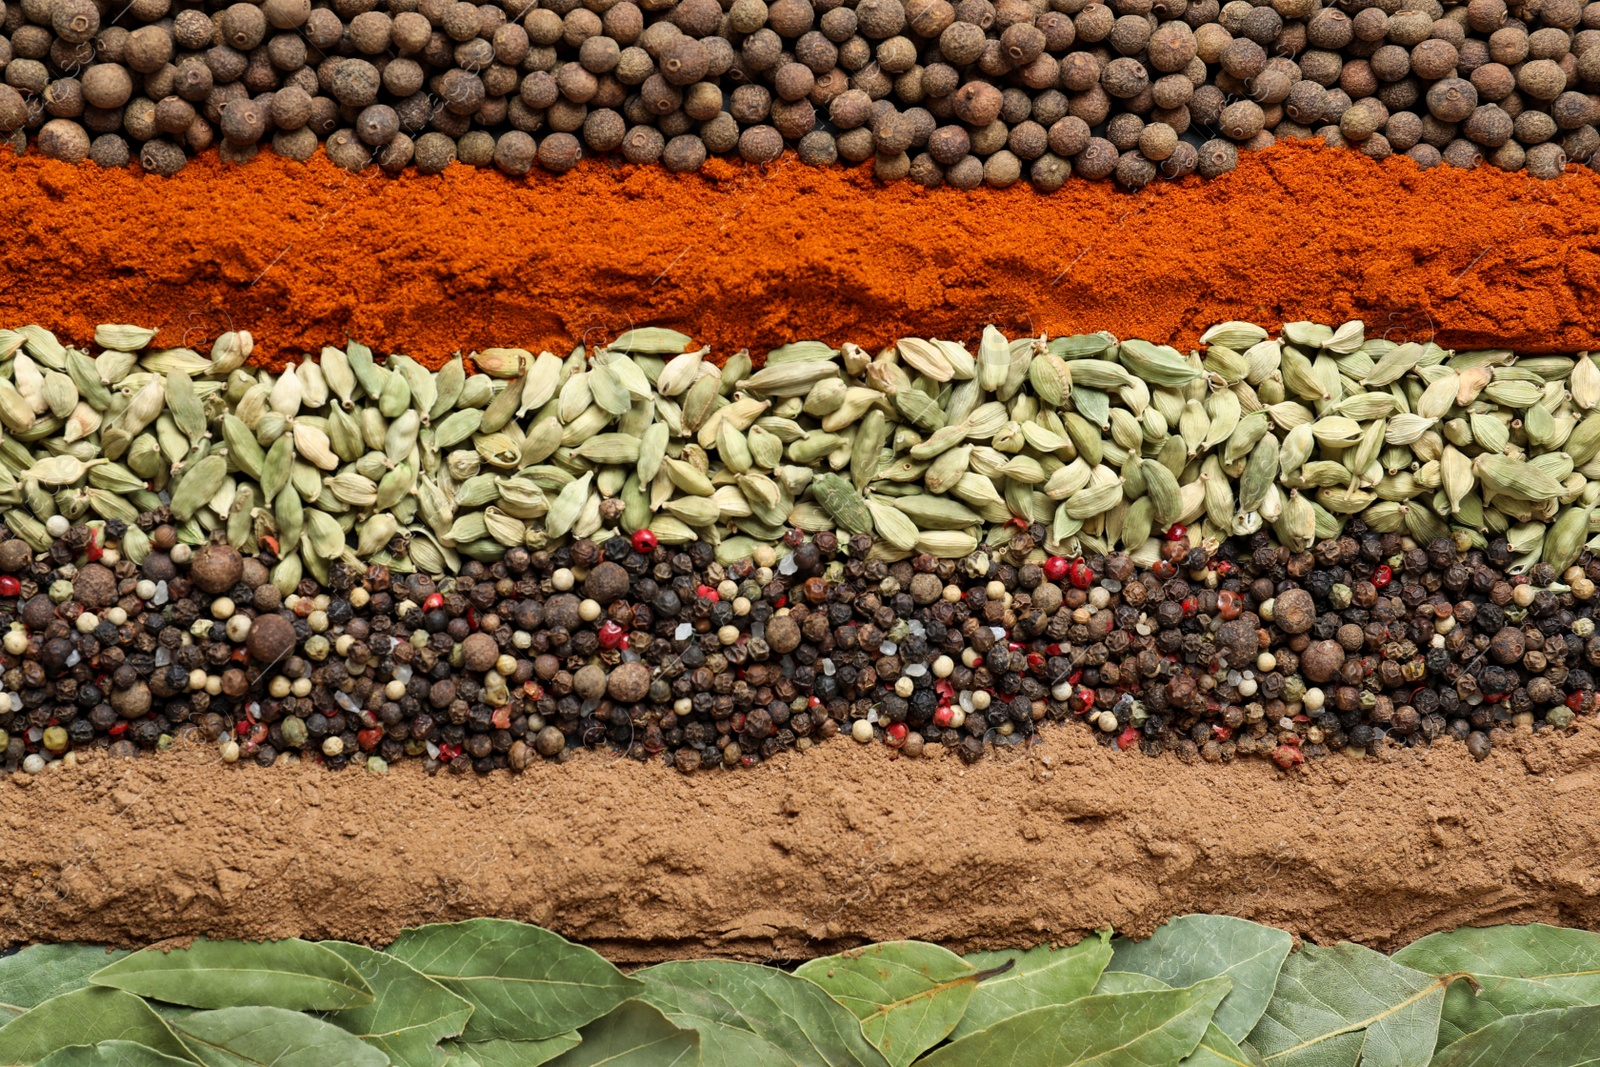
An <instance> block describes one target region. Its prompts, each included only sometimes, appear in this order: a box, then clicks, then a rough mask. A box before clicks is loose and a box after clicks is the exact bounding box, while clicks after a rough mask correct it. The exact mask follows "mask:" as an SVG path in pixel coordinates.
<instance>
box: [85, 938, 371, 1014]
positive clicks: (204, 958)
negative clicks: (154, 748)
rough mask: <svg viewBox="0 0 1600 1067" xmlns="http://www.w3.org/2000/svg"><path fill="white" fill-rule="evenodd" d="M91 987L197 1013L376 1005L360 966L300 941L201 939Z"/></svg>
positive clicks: (120, 969) (142, 959)
mask: <svg viewBox="0 0 1600 1067" xmlns="http://www.w3.org/2000/svg"><path fill="white" fill-rule="evenodd" d="M90 981H92V982H93V983H94V984H95V985H99V986H110V987H112V988H114V989H122V990H125V991H127V992H129V993H136V994H138V995H139V996H141V997H150V998H151V999H153V1000H164V1001H166V1002H168V1003H169V1004H185V1005H188V1006H189V1007H191V1008H231V1007H247V1006H256V1005H266V1006H270V1007H275V1008H284V1009H287V1010H289V1011H338V1010H340V1009H344V1008H357V1007H362V1006H364V1005H368V1004H371V1003H372V990H371V988H369V987H368V985H367V983H366V981H365V980H364V979H363V978H362V977H361V975H360V974H359V973H357V971H356V969H355V968H354V967H352V966H350V964H348V963H346V962H345V961H344V960H343V959H341V958H340V957H339V956H337V955H335V954H334V953H332V952H329V951H328V950H327V949H325V948H323V947H322V946H321V945H317V944H313V943H312V942H310V941H301V940H300V939H299V938H294V937H290V938H284V939H283V940H281V941H208V940H206V939H205V938H200V939H198V940H196V941H195V942H194V943H193V944H192V945H190V946H189V947H188V948H184V949H171V950H161V949H145V950H144V951H143V952H135V953H133V954H132V955H128V956H124V957H123V958H122V959H120V960H117V961H116V962H115V963H113V964H111V965H110V966H108V967H103V968H101V969H100V970H98V971H96V972H95V973H94V975H93V976H92V977H91V978H90Z"/></svg>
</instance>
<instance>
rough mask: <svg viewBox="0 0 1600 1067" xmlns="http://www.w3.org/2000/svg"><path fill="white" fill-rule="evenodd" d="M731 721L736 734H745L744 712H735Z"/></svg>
mask: <svg viewBox="0 0 1600 1067" xmlns="http://www.w3.org/2000/svg"><path fill="white" fill-rule="evenodd" d="M730 721H731V722H732V723H733V732H734V733H736V734H738V733H743V732H744V712H742V711H736V712H734V713H733V718H732V720H730Z"/></svg>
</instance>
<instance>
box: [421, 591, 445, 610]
mask: <svg viewBox="0 0 1600 1067" xmlns="http://www.w3.org/2000/svg"><path fill="white" fill-rule="evenodd" d="M442 607H444V594H443V593H434V594H432V595H431V596H429V597H428V599H426V600H424V601H423V602H422V610H423V611H435V610H437V609H439V608H442Z"/></svg>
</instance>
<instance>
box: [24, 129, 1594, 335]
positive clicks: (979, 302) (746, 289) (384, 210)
mask: <svg viewBox="0 0 1600 1067" xmlns="http://www.w3.org/2000/svg"><path fill="white" fill-rule="evenodd" d="M0 202H4V203H5V204H6V205H7V211H6V212H5V213H4V216H3V217H0V245H3V246H4V247H5V249H6V266H7V268H8V269H7V272H6V284H5V285H4V286H0V324H3V325H6V326H16V325H21V324H23V323H28V322H37V323H39V324H41V325H45V326H48V327H50V328H52V329H55V330H57V331H58V332H60V333H61V334H63V335H64V336H67V337H70V338H72V339H74V340H78V341H84V340H87V339H88V338H89V337H90V336H91V335H92V333H93V330H94V327H95V325H96V324H97V323H101V322H121V321H128V320H136V321H138V322H139V323H140V324H144V325H152V326H160V327H161V331H162V332H161V335H160V337H159V338H158V343H160V344H164V345H177V344H185V343H187V344H189V345H193V346H200V345H203V344H204V343H205V342H206V341H209V340H210V339H211V338H213V337H215V336H216V335H217V334H218V333H220V332H221V331H223V330H226V329H230V328H232V329H242V330H250V331H251V332H252V333H253V334H254V335H255V336H256V339H257V343H258V348H257V351H258V352H260V353H261V354H262V359H263V360H264V361H266V362H269V363H270V362H273V361H275V360H279V359H281V358H283V357H284V356H289V355H295V354H298V353H299V352H302V351H307V350H309V351H313V352H315V351H316V350H318V349H319V348H320V347H321V346H322V345H324V344H328V343H333V344H339V343H342V342H343V340H344V339H345V337H346V336H353V337H356V338H358V339H360V340H362V341H364V342H366V343H368V344H371V345H372V346H374V347H375V348H377V349H379V350H380V351H383V350H389V351H405V352H408V353H411V354H413V355H416V356H418V357H420V358H422V359H424V360H425V361H427V362H428V363H430V364H431V365H437V363H438V362H439V361H440V360H441V359H443V358H445V357H447V356H448V355H449V354H450V353H452V352H454V351H456V350H458V349H462V350H470V349H473V348H482V347H488V346H491V345H501V346H520V347H525V348H530V349H534V350H538V349H540V348H550V349H552V350H556V351H563V350H564V349H565V347H567V346H570V345H571V344H572V343H573V342H574V341H575V340H579V339H582V340H585V341H588V342H590V343H598V342H601V341H605V340H609V339H611V338H613V337H615V336H616V335H617V334H618V333H620V332H621V331H623V330H625V329H627V328H629V327H630V326H642V325H656V326H671V327H674V328H677V329H680V330H682V331H684V332H685V333H688V334H691V335H693V336H694V337H695V338H696V339H697V340H699V341H701V342H702V343H707V344H711V345H713V346H714V358H717V359H719V360H720V359H721V358H722V357H724V356H726V355H727V354H728V353H730V352H732V351H735V350H737V349H739V348H742V347H751V348H754V349H756V350H757V351H758V352H759V351H760V350H762V349H764V348H766V347H771V346H774V345H777V344H781V343H783V342H785V341H790V340H797V339H802V338H819V339H823V340H828V341H832V342H834V343H838V342H842V341H845V340H852V341H856V342H857V343H860V344H864V345H879V344H885V343H888V342H891V341H893V340H894V339H895V338H897V337H900V336H904V335H907V334H914V335H920V336H944V337H950V338H955V339H962V340H972V339H975V337H976V334H977V332H978V331H979V330H980V329H981V328H982V326H983V325H984V324H985V323H988V322H992V323H995V324H996V325H998V326H1000V327H1001V328H1002V329H1005V330H1007V331H1008V332H1011V333H1013V334H1015V333H1023V332H1027V333H1037V332H1040V331H1048V332H1050V333H1051V334H1059V333H1077V332H1091V331H1095V330H1102V329H1103V330H1110V331H1112V332H1113V333H1115V334H1117V335H1118V336H1120V337H1142V338H1146V339H1149V340H1152V341H1160V342H1170V343H1174V344H1177V345H1180V346H1191V345H1193V344H1194V343H1195V341H1196V340H1197V338H1198V337H1199V334H1200V333H1201V332H1202V331H1203V330H1204V329H1205V328H1206V327H1207V326H1209V325H1211V324H1213V323H1215V322H1219V321H1223V320H1227V319H1247V320H1250V321H1255V322H1259V323H1262V324H1263V325H1267V326H1269V327H1273V326H1276V324H1277V323H1278V322H1281V321H1284V320H1295V319H1312V320H1316V321H1323V322H1331V323H1337V322H1340V321H1343V320H1345V319H1349V318H1354V317H1361V318H1364V319H1365V320H1366V321H1367V329H1368V333H1369V335H1383V336H1388V337H1390V338H1391V339H1395V340H1402V339H1424V338H1427V337H1429V336H1434V337H1435V338H1436V339H1437V340H1439V341H1440V342H1441V343H1443V344H1446V345H1450V346H1453V347H1472V346H1486V345H1496V344H1509V345H1512V346H1515V347H1518V348H1520V349H1524V350H1540V351H1574V350H1579V349H1584V348H1589V347H1595V346H1597V345H1600V174H1596V173H1595V172H1593V171H1591V170H1588V169H1586V168H1576V167H1574V168H1571V169H1569V171H1568V173H1567V174H1566V176H1565V177H1563V178H1560V179H1558V180H1555V181H1550V182H1541V181H1538V180H1535V179H1533V178H1530V177H1528V176H1526V175H1523V174H1506V173H1503V172H1501V171H1497V170H1495V169H1494V168H1491V167H1480V168H1479V169H1477V170H1474V171H1460V170H1454V169H1452V168H1449V167H1439V168H1436V169H1434V170H1431V171H1421V170H1419V169H1417V167H1416V166H1415V165H1414V164H1413V163H1411V162H1410V161H1409V160H1406V159H1402V158H1398V157H1396V158H1392V159H1389V160H1386V161H1384V162H1382V163H1378V162H1375V161H1373V160H1370V159H1368V158H1366V157H1365V156H1363V155H1361V154H1360V153H1358V152H1350V151H1344V150H1338V149H1327V148H1324V147H1321V146H1320V144H1317V145H1306V144H1284V145H1280V146H1277V147H1274V148H1272V149H1269V150H1267V151H1264V152H1258V153H1244V154H1243V155H1241V157H1240V165H1239V168H1238V170H1236V171H1234V172H1232V173H1230V174H1228V175H1226V176H1224V177H1222V178H1220V179H1216V180H1213V181H1210V182H1205V181H1202V180H1200V179H1198V178H1189V179H1185V180H1183V181H1181V182H1177V183H1165V184H1158V185H1156V186H1154V187H1152V188H1150V189H1148V190H1146V191H1145V192H1143V193H1141V194H1138V195H1128V194H1125V193H1122V192H1118V191H1117V190H1116V189H1115V188H1114V187H1113V186H1112V185H1111V184H1109V183H1103V182H1087V181H1072V182H1069V183H1068V184H1067V186H1066V187H1065V188H1063V189H1062V190H1060V191H1059V192H1057V193H1054V194H1052V195H1048V196H1043V195H1039V194H1037V193H1035V192H1033V191H1032V190H1031V189H1028V188H1025V187H1021V186H1017V187H1013V188H1010V189H1006V190H978V191H975V192H961V191H958V190H954V189H935V190H927V189H922V188H920V187H917V186H914V185H912V184H911V183H909V182H897V183H894V184H892V185H887V186H885V185H882V184H879V183H878V182H876V181H875V180H874V179H873V178H872V177H871V176H870V170H869V169H868V170H861V169H857V170H850V169H844V168H827V169H812V168H809V167H806V166H804V165H803V164H801V163H799V162H798V160H796V159H795V158H794V157H793V156H792V155H791V156H786V157H784V159H783V160H781V161H779V162H778V163H777V164H774V165H772V166H771V167H769V168H767V169H765V170H762V169H758V168H754V167H750V166H746V165H743V164H731V163H727V162H724V161H715V162H713V163H711V164H708V166H707V168H706V170H705V172H703V173H701V174H695V175H672V174H668V173H666V172H665V171H664V170H663V169H661V168H658V167H633V166H626V165H618V164H616V163H614V162H612V161H609V160H594V161H589V162H586V163H585V164H584V165H583V166H581V167H579V168H578V169H577V170H576V171H574V172H572V173H569V174H567V175H565V176H564V177H560V178H557V177H552V176H548V175H536V176H532V177H530V178H529V179H528V180H525V181H524V180H514V179H510V178H507V177H505V176H503V175H501V174H499V173H497V172H492V171H482V170H473V169H470V168H467V167H452V168H451V169H450V170H449V171H447V172H446V173H445V174H444V175H443V176H440V177H425V176H418V175H414V174H408V175H406V176H404V177H401V178H398V179H394V178H390V177H387V176H385V175H383V174H380V173H377V172H375V171H374V172H372V173H367V174H350V173H347V172H345V171H341V170H339V169H337V168H335V167H334V166H332V165H331V164H329V163H328V162H327V161H326V160H325V159H324V158H323V157H322V156H321V155H320V154H319V155H318V156H317V157H315V158H314V159H313V161H312V162H311V163H309V164H297V163H291V162H287V161H285V160H283V159H281V158H278V157H276V156H273V155H272V154H271V153H263V154H262V155H261V156H260V157H259V158H258V159H256V160H255V161H253V162H251V163H249V164H246V165H243V166H229V165H226V164H223V163H221V162H219V161H218V160H217V159H216V158H215V157H214V156H209V157H206V158H203V159H199V160H196V161H195V162H193V163H192V164H190V166H188V167H186V168H185V169H184V170H183V171H182V172H181V173H180V174H179V175H177V176H176V177H175V178H172V179H165V180H163V179H157V178H153V177H151V176H148V175H142V174H140V173H138V172H137V170H100V169H97V168H94V167H92V166H87V165H85V166H81V167H73V166H68V165H66V164H62V163H57V162H53V161H48V160H42V159H40V158H38V157H37V156H32V155H30V156H27V157H24V158H22V159H20V160H13V159H8V160H7V161H6V165H5V166H4V167H3V168H0Z"/></svg>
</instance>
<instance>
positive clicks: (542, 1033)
mask: <svg viewBox="0 0 1600 1067" xmlns="http://www.w3.org/2000/svg"><path fill="white" fill-rule="evenodd" d="M386 951H387V952H388V953H389V954H390V955H391V956H394V957H395V958H396V959H398V960H401V961H402V962H404V963H407V964H410V965H411V966H412V967H413V968H415V969H416V970H418V971H420V972H422V973H423V974H425V975H427V976H428V977H429V978H432V979H433V980H434V981H436V982H438V983H439V984H440V985H442V986H444V987H445V988H446V989H448V990H450V991H451V992H452V993H455V994H456V995H457V996H460V997H463V998H465V999H466V1000H467V1002H468V1003H470V1004H471V1005H472V1008H473V1012H472V1017H471V1018H469V1019H468V1020H467V1024H466V1028H465V1029H464V1030H463V1032H462V1037H463V1038H464V1039H465V1040H467V1041H491V1040H506V1041H538V1040H542V1039H544V1038H547V1037H555V1036H557V1035H559V1034H564V1033H567V1032H568V1031H571V1030H576V1029H578V1028H580V1027H582V1026H583V1025H584V1024H586V1023H588V1022H591V1021H592V1020H594V1019H598V1018H599V1017H600V1016H602V1015H605V1014H606V1013H607V1012H609V1011H610V1010H611V1009H612V1008H614V1007H616V1006H617V1005H618V1004H620V1003H622V1002H623V1001H624V1000H627V999H628V998H629V997H632V996H634V995H635V994H636V993H637V992H638V991H639V990H640V988H641V987H640V985H639V983H638V982H637V981H635V980H634V979H632V978H628V977H625V976H624V975H623V974H622V972H621V971H619V970H617V969H616V968H615V967H613V966H612V965H611V964H610V963H607V962H606V960H605V959H604V958H602V957H601V956H600V954H599V953H597V952H595V951H594V950H592V949H587V948H584V947H583V946H581V945H574V944H573V943H572V942H570V941H568V940H567V939H566V938H564V937H561V936H560V935H558V934H553V933H551V932H550V931H548V930H541V929H539V928H538V927H536V926H528V925H527V924H525V923H519V922H512V921H510V920H507V919H469V920H467V921H466V922H460V923H443V924H435V925H431V926H420V927H415V928H413V929H410V930H405V931H403V932H402V933H401V934H400V937H399V938H398V939H397V940H396V941H395V942H394V944H392V945H390V946H389V947H388V949H387V950H386Z"/></svg>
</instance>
